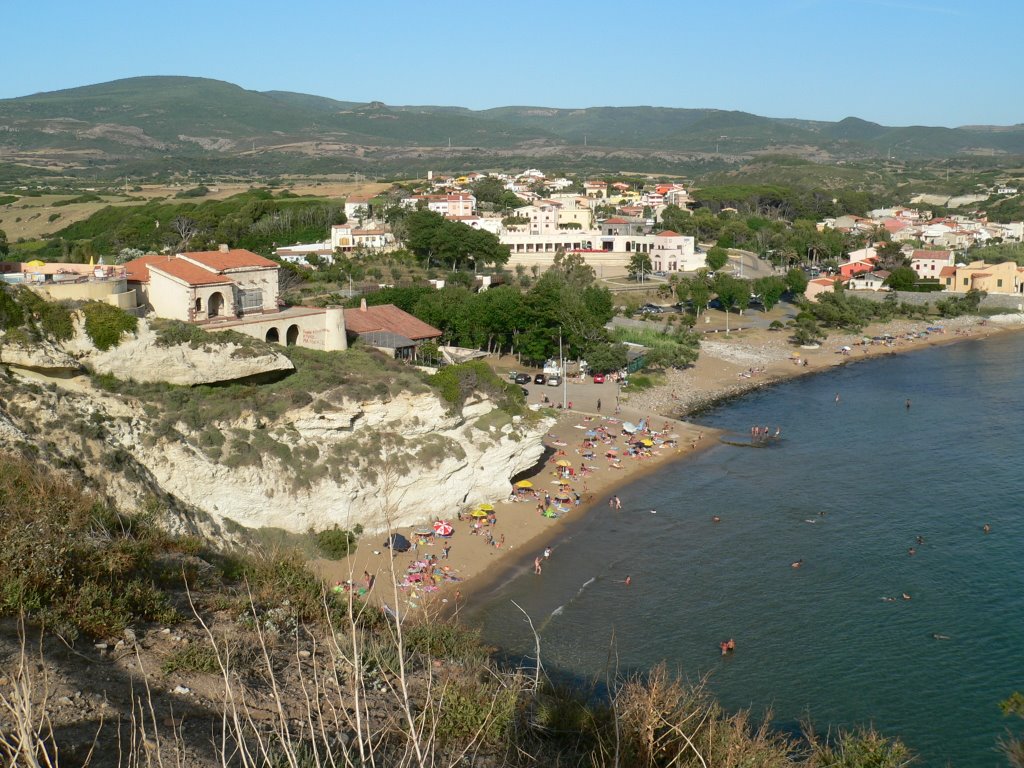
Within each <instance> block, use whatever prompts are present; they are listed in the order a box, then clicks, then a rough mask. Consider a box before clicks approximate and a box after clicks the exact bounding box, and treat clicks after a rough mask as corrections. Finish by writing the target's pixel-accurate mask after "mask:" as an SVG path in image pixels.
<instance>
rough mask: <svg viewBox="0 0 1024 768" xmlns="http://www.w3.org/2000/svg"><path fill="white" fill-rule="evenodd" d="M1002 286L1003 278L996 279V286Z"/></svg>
mask: <svg viewBox="0 0 1024 768" xmlns="http://www.w3.org/2000/svg"><path fill="white" fill-rule="evenodd" d="M1002 287H1003V281H1002V280H1001V279H1000V280H996V288H1002Z"/></svg>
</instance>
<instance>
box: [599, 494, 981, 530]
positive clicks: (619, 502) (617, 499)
mask: <svg viewBox="0 0 1024 768" xmlns="http://www.w3.org/2000/svg"><path fill="white" fill-rule="evenodd" d="M615 509H617V510H618V509H622V502H621V501H619V497H618V496H616V497H615ZM985 533H988V531H985Z"/></svg>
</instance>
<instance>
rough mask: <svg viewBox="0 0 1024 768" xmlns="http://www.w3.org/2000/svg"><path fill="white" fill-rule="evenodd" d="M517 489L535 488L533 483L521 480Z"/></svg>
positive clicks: (517, 484)
mask: <svg viewBox="0 0 1024 768" xmlns="http://www.w3.org/2000/svg"><path fill="white" fill-rule="evenodd" d="M516 488H533V483H531V482H530V481H529V480H520V481H519V482H518V483H516Z"/></svg>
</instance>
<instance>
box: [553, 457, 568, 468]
mask: <svg viewBox="0 0 1024 768" xmlns="http://www.w3.org/2000/svg"><path fill="white" fill-rule="evenodd" d="M555 466H556V467H571V466H572V463H571V462H568V461H566V460H565V459H559V460H558V461H556V462H555Z"/></svg>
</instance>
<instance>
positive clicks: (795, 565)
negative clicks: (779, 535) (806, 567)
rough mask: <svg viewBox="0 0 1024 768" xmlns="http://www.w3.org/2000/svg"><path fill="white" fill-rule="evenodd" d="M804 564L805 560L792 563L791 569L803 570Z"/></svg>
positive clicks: (801, 559)
mask: <svg viewBox="0 0 1024 768" xmlns="http://www.w3.org/2000/svg"><path fill="white" fill-rule="evenodd" d="M803 564H804V561H803V558H800V559H799V560H797V561H796V562H795V563H790V564H789V567H790V568H802V567H803Z"/></svg>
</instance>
